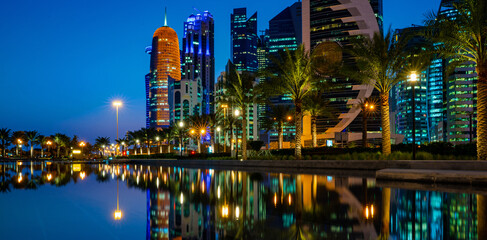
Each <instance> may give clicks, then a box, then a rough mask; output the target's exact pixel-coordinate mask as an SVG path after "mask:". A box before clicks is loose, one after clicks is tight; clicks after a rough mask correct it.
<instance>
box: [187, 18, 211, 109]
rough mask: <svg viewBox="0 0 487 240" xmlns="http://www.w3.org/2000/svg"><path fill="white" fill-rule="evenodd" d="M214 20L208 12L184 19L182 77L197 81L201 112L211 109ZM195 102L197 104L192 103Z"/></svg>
mask: <svg viewBox="0 0 487 240" xmlns="http://www.w3.org/2000/svg"><path fill="white" fill-rule="evenodd" d="M214 52H215V44H214V21H213V16H212V15H211V14H210V13H209V12H208V11H205V12H202V13H200V14H196V15H193V14H192V15H191V16H189V17H188V19H187V21H186V22H184V36H183V51H182V52H181V58H182V59H181V63H182V70H183V71H182V79H185V80H188V81H201V87H202V89H201V90H202V92H201V93H202V95H201V97H200V98H201V99H200V100H201V113H202V114H212V113H214V112H215V106H214V102H215V97H214V94H213V92H214V89H215V56H214ZM195 104H197V103H195Z"/></svg>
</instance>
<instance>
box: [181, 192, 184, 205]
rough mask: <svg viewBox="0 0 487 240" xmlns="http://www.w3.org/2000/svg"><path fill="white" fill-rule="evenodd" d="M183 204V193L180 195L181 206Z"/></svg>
mask: <svg viewBox="0 0 487 240" xmlns="http://www.w3.org/2000/svg"><path fill="white" fill-rule="evenodd" d="M183 203H184V196H183V193H181V204H183Z"/></svg>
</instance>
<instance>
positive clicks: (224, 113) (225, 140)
mask: <svg viewBox="0 0 487 240" xmlns="http://www.w3.org/2000/svg"><path fill="white" fill-rule="evenodd" d="M221 106H222V108H223V128H224V129H225V125H226V120H227V108H228V105H227V104H222V105H221ZM223 134H224V138H225V139H224V140H223V141H224V144H223V152H227V134H226V132H224V133H223Z"/></svg>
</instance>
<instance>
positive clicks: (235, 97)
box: [225, 65, 259, 160]
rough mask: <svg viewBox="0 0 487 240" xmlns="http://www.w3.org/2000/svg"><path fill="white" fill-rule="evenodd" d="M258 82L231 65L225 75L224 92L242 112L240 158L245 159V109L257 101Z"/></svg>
mask: <svg viewBox="0 0 487 240" xmlns="http://www.w3.org/2000/svg"><path fill="white" fill-rule="evenodd" d="M257 84H258V82H257V81H256V76H255V75H254V74H252V73H249V72H242V73H240V72H238V71H237V69H236V68H235V67H234V66H233V65H231V70H230V72H229V73H228V74H227V76H226V82H225V85H226V86H225V89H226V94H228V95H229V96H231V97H232V98H231V100H232V103H233V106H234V107H236V108H238V109H240V111H241V114H242V159H243V160H247V112H248V111H247V110H248V108H249V106H250V107H252V105H253V104H254V103H256V102H257V98H258V95H259V94H258V92H257V91H255V90H256V89H257V88H256V86H257Z"/></svg>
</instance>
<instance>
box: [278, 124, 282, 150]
mask: <svg viewBox="0 0 487 240" xmlns="http://www.w3.org/2000/svg"><path fill="white" fill-rule="evenodd" d="M277 127H278V128H279V129H278V130H277V138H278V141H279V146H278V148H279V149H282V141H283V139H282V132H283V129H282V121H281V120H279V125H278V126H277Z"/></svg>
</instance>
